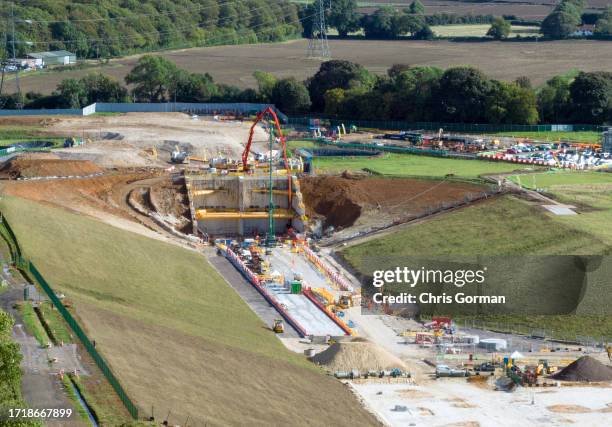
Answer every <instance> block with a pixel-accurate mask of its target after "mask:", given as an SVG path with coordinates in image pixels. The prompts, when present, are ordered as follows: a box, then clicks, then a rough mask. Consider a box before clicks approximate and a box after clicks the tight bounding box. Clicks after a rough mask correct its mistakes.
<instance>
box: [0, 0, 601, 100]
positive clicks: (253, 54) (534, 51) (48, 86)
mask: <svg viewBox="0 0 612 427" xmlns="http://www.w3.org/2000/svg"><path fill="white" fill-rule="evenodd" d="M479 5H480V3H479ZM478 7H480V6H478ZM307 44H308V42H307V40H305V39H300V40H295V41H290V42H285V43H273V44H258V45H239V46H216V47H205V48H193V49H182V50H175V51H163V52H159V55H161V56H164V57H166V58H168V59H170V60H172V61H174V62H175V63H176V64H177V65H178V66H179V67H181V68H184V69H186V70H188V71H192V72H200V73H204V72H208V73H210V74H211V75H212V76H213V78H214V79H215V81H218V82H221V83H226V84H232V85H236V86H240V87H255V86H256V82H255V79H254V78H253V76H252V74H253V72H254V71H255V70H263V71H269V72H272V73H274V74H275V75H277V76H279V77H289V76H295V77H296V78H298V79H305V78H307V77H310V76H311V75H312V74H314V73H315V72H316V71H317V70H318V68H319V66H320V61H318V60H312V59H307V58H306V57H305V52H306V47H307ZM329 45H330V49H331V51H332V55H333V57H334V58H335V59H346V60H350V61H353V62H357V63H360V64H362V65H364V66H365V67H366V68H368V69H369V70H371V71H373V72H375V73H378V74H384V73H386V71H387V69H388V68H389V67H390V66H391V65H393V64H395V63H407V64H410V65H414V66H416V65H434V66H438V67H442V68H447V67H451V66H458V65H466V64H470V65H473V66H475V67H478V68H480V69H482V71H483V72H485V73H486V74H487V75H489V76H490V77H493V78H497V79H502V80H514V79H515V78H517V77H519V76H529V77H530V79H531V81H532V83H533V84H535V85H540V84H542V83H544V82H545V81H546V80H548V79H549V78H551V77H552V76H554V75H559V74H564V73H566V72H568V71H570V70H574V69H576V68H579V69H581V70H584V71H597V70H602V69H608V68H612V43H605V42H600V41H593V40H590V41H589V40H563V41H554V42H546V43H537V44H536V43H534V42H514V41H513V42H495V41H486V42H478V43H475V42H452V41H444V40H439V41H414V40H386V41H383V40H330V41H329ZM593 51H597V52H598V58H599V59H598V61H592V52H593ZM138 58H139V56H138V55H135V56H130V57H126V58H120V59H113V60H111V61H110V64H109V65H103V66H101V65H97V64H94V66H92V67H89V68H85V69H75V70H70V71H63V72H53V71H51V72H46V73H41V74H38V75H31V76H28V75H26V74H23V75H22V76H21V79H20V80H21V87H22V90H23V91H24V92H28V91H35V92H41V93H50V92H52V91H53V90H54V89H55V87H56V86H57V84H58V83H59V82H61V81H62V80H63V79H67V78H74V77H81V76H83V75H86V74H88V73H92V72H102V73H104V74H107V75H109V76H112V77H114V78H116V79H118V80H121V81H122V82H123V79H124V77H125V76H126V74H127V73H128V72H129V71H130V69H131V68H132V67H133V66H134V65H135V64H136V62H137V60H138ZM5 90H7V91H9V92H10V91H12V90H14V82H13V81H8V82H5Z"/></svg>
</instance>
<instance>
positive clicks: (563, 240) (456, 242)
mask: <svg viewBox="0 0 612 427" xmlns="http://www.w3.org/2000/svg"><path fill="white" fill-rule="evenodd" d="M406 242H409V244H407V243H406ZM382 249H385V250H386V251H388V252H390V253H393V254H394V255H397V256H411V255H439V256H446V255H449V256H450V255H468V256H470V255H484V254H487V255H511V254H516V255H524V254H543V255H557V254H581V253H582V254H592V253H598V252H601V251H604V250H605V249H606V245H605V244H604V243H603V242H601V241H600V240H599V239H597V238H595V237H594V236H592V235H590V234H587V233H585V232H581V231H577V230H573V229H572V228H571V227H568V226H566V225H564V224H561V223H559V222H557V221H556V220H554V219H552V218H551V217H550V216H549V215H548V214H546V213H544V211H543V210H542V209H540V208H538V207H534V206H531V205H529V204H528V203H527V202H524V201H523V200H519V199H516V198H514V197H511V196H505V197H502V198H499V199H496V200H494V201H491V202H487V203H481V204H478V205H474V206H471V207H468V208H466V209H462V210H459V211H455V212H451V213H449V214H447V215H443V216H440V217H438V218H435V219H432V220H430V221H427V222H426V223H423V224H420V225H418V226H415V227H408V228H405V229H404V230H401V231H398V232H396V233H392V234H389V235H387V236H385V237H383V238H380V239H375V240H371V241H368V242H366V243H362V244H359V245H356V246H352V247H349V248H347V249H346V250H345V251H344V252H343V253H344V256H345V257H346V258H347V259H348V260H349V261H351V263H356V264H357V265H358V264H359V260H360V259H361V258H362V257H366V256H369V255H373V254H377V253H380V251H381V250H382Z"/></svg>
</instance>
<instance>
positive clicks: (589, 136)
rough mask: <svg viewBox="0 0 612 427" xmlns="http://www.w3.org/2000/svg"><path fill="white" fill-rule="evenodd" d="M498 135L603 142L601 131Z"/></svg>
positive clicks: (504, 133) (548, 139)
mask: <svg viewBox="0 0 612 427" xmlns="http://www.w3.org/2000/svg"><path fill="white" fill-rule="evenodd" d="M495 135H498V136H513V137H515V138H530V139H535V140H538V141H551V142H555V141H573V142H583V143H591V144H596V143H599V142H601V132H589V131H584V132H563V131H550V132H498V133H496V134H495Z"/></svg>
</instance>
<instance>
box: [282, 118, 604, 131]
mask: <svg viewBox="0 0 612 427" xmlns="http://www.w3.org/2000/svg"><path fill="white" fill-rule="evenodd" d="M317 121H318V123H319V125H324V126H326V127H332V128H335V127H336V126H342V124H344V125H345V126H346V127H349V126H352V125H355V126H357V127H360V128H367V129H388V130H410V129H422V130H429V131H438V130H440V129H443V130H444V131H451V132H466V133H497V132H584V131H593V132H603V131H605V130H607V128H608V126H599V125H589V124H548V125H510V124H477V123H442V122H405V121H394V120H386V121H382V120H353V119H335V118H324V117H290V118H289V121H288V124H290V125H294V126H295V125H298V126H309V127H312V126H315V124H316V123H317Z"/></svg>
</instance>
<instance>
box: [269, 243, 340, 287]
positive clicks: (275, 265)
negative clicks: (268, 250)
mask: <svg viewBox="0 0 612 427" xmlns="http://www.w3.org/2000/svg"><path fill="white" fill-rule="evenodd" d="M268 260H269V261H270V264H271V266H272V271H275V270H276V271H278V272H279V273H280V274H282V275H283V276H284V277H285V278H288V279H292V278H293V274H294V273H296V272H297V273H300V274H301V275H302V277H303V279H304V280H303V281H304V284H305V286H306V287H310V288H326V289H328V290H333V288H331V286H330V285H329V282H328V281H327V278H326V277H325V275H323V273H321V272H320V271H319V270H317V269H316V268H315V267H314V266H313V265H312V264H311V263H310V262H309V261H308V260H307V259H306V258H305V257H304V256H303V255H300V254H297V253H294V252H291V250H290V249H289V248H288V247H282V248H274V249H272V255H271V256H269V257H268Z"/></svg>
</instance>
